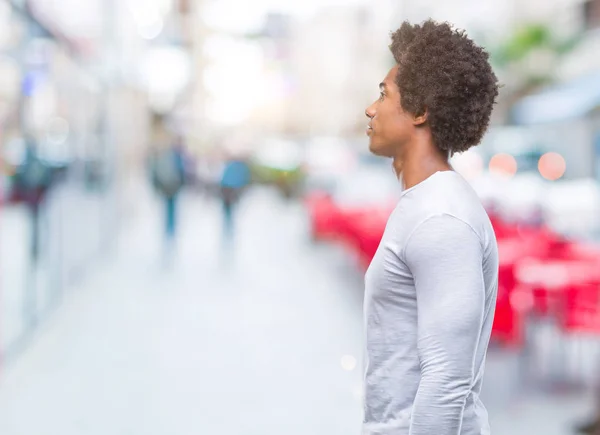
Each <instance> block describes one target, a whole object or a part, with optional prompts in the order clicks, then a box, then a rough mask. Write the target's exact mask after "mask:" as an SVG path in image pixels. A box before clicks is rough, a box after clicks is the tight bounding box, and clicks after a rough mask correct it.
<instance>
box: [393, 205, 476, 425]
mask: <svg viewBox="0 0 600 435" xmlns="http://www.w3.org/2000/svg"><path fill="white" fill-rule="evenodd" d="M404 258H405V262H406V264H407V266H408V267H409V269H410V271H411V273H412V275H413V279H414V284H415V288H416V295H417V315H418V325H417V349H418V352H419V361H420V366H421V381H420V384H419V388H418V391H417V395H416V398H415V402H414V405H413V411H412V417H411V427H410V432H409V434H410V435H433V434H435V435H459V434H460V431H461V425H462V419H463V412H464V408H465V402H466V398H467V396H468V395H469V393H470V392H471V388H472V384H473V379H474V365H475V357H476V353H477V347H478V343H479V338H480V334H481V328H482V322H483V317H484V311H485V309H484V306H485V285H484V279H483V247H482V245H481V241H480V238H479V237H478V236H477V234H476V233H475V232H474V230H473V229H472V228H471V227H470V226H469V225H468V224H466V223H465V222H463V221H462V220H460V219H458V218H456V217H453V216H451V215H446V214H443V215H436V216H434V217H431V218H429V219H427V220H426V221H424V222H422V223H421V224H420V225H419V226H418V227H417V229H416V230H415V231H414V232H413V233H412V235H411V236H410V238H409V240H408V241H407V244H406V245H405V250H404Z"/></svg>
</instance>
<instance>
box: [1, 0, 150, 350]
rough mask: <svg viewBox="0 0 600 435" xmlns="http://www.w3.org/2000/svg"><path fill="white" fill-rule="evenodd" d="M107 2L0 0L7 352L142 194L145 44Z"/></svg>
mask: <svg viewBox="0 0 600 435" xmlns="http://www.w3.org/2000/svg"><path fill="white" fill-rule="evenodd" d="M108 3H111V2H106V3H103V2H85V4H83V3H82V2H53V3H49V2H43V1H31V2H17V1H14V2H9V1H2V2H0V21H2V25H1V27H2V28H3V29H5V31H4V32H3V34H2V35H0V72H1V74H0V76H1V77H2V79H1V80H0V119H1V121H2V127H1V130H0V140H1V141H2V157H3V163H4V164H3V168H4V172H3V177H2V180H3V202H2V213H1V214H0V232H1V234H0V240H1V243H0V246H1V250H0V253H1V255H0V267H1V269H2V279H1V284H0V286H1V294H2V303H1V304H0V337H1V339H0V352H2V354H4V355H5V356H6V357H8V358H10V357H11V356H13V355H14V354H15V353H16V352H18V350H19V349H20V348H22V346H23V345H24V344H25V343H26V342H27V340H26V338H27V337H28V336H29V335H30V334H31V333H32V332H34V331H35V330H36V328H37V327H38V325H40V324H41V323H43V322H44V321H45V320H46V318H47V316H48V315H49V314H50V313H51V312H52V311H53V309H54V308H56V307H57V306H59V305H60V303H61V301H62V300H63V299H64V297H66V296H67V294H68V289H69V287H71V286H72V285H73V284H74V283H76V282H78V280H79V279H81V278H82V277H83V276H84V275H85V272H86V271H87V270H89V269H90V268H91V266H92V265H93V264H94V263H95V262H97V261H98V260H99V258H101V257H100V254H101V253H103V252H106V249H110V247H111V244H112V242H113V241H114V240H115V239H116V235H117V232H118V224H119V221H120V218H121V215H122V211H123V210H124V208H123V206H122V205H123V204H124V203H127V202H128V199H129V200H130V199H131V198H127V197H126V195H127V189H126V188H125V186H126V183H127V180H128V178H129V174H130V173H131V169H132V168H134V167H136V162H137V161H139V160H140V159H139V158H136V156H137V155H138V154H142V153H141V148H142V147H143V145H144V143H145V142H146V137H145V134H146V130H145V129H144V126H145V123H146V122H147V118H148V103H147V98H146V97H145V94H144V92H143V90H141V89H139V87H137V86H134V85H132V83H137V80H136V77H135V74H133V73H131V69H130V68H128V66H130V65H131V64H129V63H126V64H124V65H120V64H119V60H120V58H122V57H125V55H124V53H123V52H124V51H126V50H129V53H130V55H131V57H132V58H133V59H131V58H130V59H129V62H133V60H135V58H136V56H135V54H136V53H135V50H134V51H131V50H132V47H131V46H130V45H128V44H127V38H124V39H123V40H116V38H118V32H117V33H115V29H114V28H111V27H109V26H107V23H113V24H114V23H118V22H119V20H115V17H118V16H119V15H120V14H121V13H122V12H121V11H120V10H119V9H118V8H115V9H110V8H109V7H108V6H109V5H108ZM115 4H116V3H115ZM113 6H114V5H113ZM111 26H112V24H111ZM120 44H122V45H120ZM117 45H118V46H119V49H115V47H116V46H117ZM117 65H119V67H117ZM134 65H135V64H134ZM31 162H34V163H35V164H33V163H31ZM137 166H140V165H139V163H138V164H137ZM33 167H35V168H38V170H42V172H43V173H44V174H48V176H47V177H42V178H39V177H38V179H37V181H36V182H37V183H38V184H39V186H38V185H36V186H37V187H35V189H36V192H37V193H36V194H35V196H31V195H30V193H28V192H30V191H31V188H32V187H31V183H29V184H27V183H24V182H23V181H22V180H31V179H34V180H35V177H33V178H32V175H31V174H33V169H30V168H33ZM40 168H41V169H40Z"/></svg>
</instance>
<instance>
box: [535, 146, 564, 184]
mask: <svg viewBox="0 0 600 435" xmlns="http://www.w3.org/2000/svg"><path fill="white" fill-rule="evenodd" d="M538 170H539V171H540V174H541V175H542V177H544V178H545V179H547V180H551V181H555V180H558V179H559V178H561V177H562V176H563V175H564V174H565V171H566V170H567V163H566V162H565V159H564V157H563V156H561V155H560V154H558V153H554V152H549V153H546V154H544V155H543V156H542V157H540V160H539V161H538Z"/></svg>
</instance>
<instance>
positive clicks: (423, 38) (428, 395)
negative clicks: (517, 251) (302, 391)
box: [362, 20, 498, 435]
mask: <svg viewBox="0 0 600 435" xmlns="http://www.w3.org/2000/svg"><path fill="white" fill-rule="evenodd" d="M390 49H391V51H392V54H393V55H394V58H395V60H396V65H395V66H394V67H393V68H392V69H391V70H390V71H389V72H388V74H387V76H386V77H385V79H384V80H383V82H382V83H381V84H380V85H379V87H380V96H379V98H378V99H377V101H375V102H374V103H373V104H372V105H371V106H370V107H369V108H367V110H366V115H367V117H368V118H369V125H368V129H367V134H368V136H369V148H370V151H371V152H372V153H374V154H375V155H378V156H382V157H388V158H391V159H393V167H394V169H395V173H396V175H397V176H398V178H399V180H400V182H401V183H402V184H403V186H404V190H403V192H402V193H401V195H400V200H399V203H398V204H397V206H396V208H395V210H394V211H393V212H392V214H391V216H390V218H389V221H388V223H387V227H386V230H385V234H384V235H383V238H382V240H381V242H380V245H379V248H378V250H377V252H376V254H375V256H374V258H373V260H372V262H371V264H370V266H369V268H368V271H367V273H366V277H365V283H366V288H365V310H364V313H365V327H366V363H367V364H366V368H365V382H364V385H365V392H364V422H363V431H362V434H363V435H375V434H390V435H391V434H394V435H408V434H410V435H475V434H478V435H479V434H489V433H490V428H489V423H488V416H487V411H486V408H485V406H484V405H483V403H482V401H481V398H480V392H481V386H482V380H483V372H484V364H485V356H486V352H487V348H488V343H489V340H490V335H491V329H492V322H493V318H494V309H495V303H496V294H497V288H498V249H497V244H496V238H495V235H494V230H493V228H492V225H491V223H490V219H489V218H488V216H487V214H486V212H485V209H484V208H483V206H482V204H481V202H480V200H479V198H478V196H477V194H476V192H475V191H474V190H473V188H472V187H471V185H470V184H469V183H468V182H467V181H466V180H465V179H464V178H463V177H462V176H460V175H459V174H458V173H456V172H455V171H454V170H453V169H452V167H451V165H450V163H449V158H450V157H451V156H452V155H453V154H454V153H457V152H463V151H466V150H467V149H469V148H470V147H472V146H474V145H476V144H478V143H479V142H480V140H481V138H482V136H483V134H484V133H485V131H486V129H487V127H488V123H489V120H490V116H491V112H492V108H493V106H494V103H495V100H496V97H497V95H498V83H497V79H496V76H495V74H494V72H493V71H492V68H491V66H490V64H489V63H488V54H487V53H486V52H485V51H484V50H483V49H482V48H480V47H479V46H477V45H476V44H475V43H474V42H473V41H471V40H470V39H469V38H468V37H467V36H466V34H465V33H464V32H462V31H458V30H455V29H454V28H453V27H452V26H451V25H449V24H448V23H436V22H434V21H431V20H428V21H426V22H424V23H423V24H421V25H411V24H409V23H406V22H405V23H403V24H402V26H401V27H400V28H399V29H398V30H397V31H396V32H394V33H393V35H392V44H391V46H390Z"/></svg>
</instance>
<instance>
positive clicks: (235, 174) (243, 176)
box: [220, 157, 250, 238]
mask: <svg viewBox="0 0 600 435" xmlns="http://www.w3.org/2000/svg"><path fill="white" fill-rule="evenodd" d="M249 184H250V168H249V166H248V164H247V163H246V161H245V160H244V159H242V158H240V157H232V158H230V159H228V160H227V161H226V162H225V165H224V167H223V172H222V174H221V182H220V188H221V189H220V190H221V192H220V194H221V204H222V210H223V229H224V235H225V236H226V237H227V238H230V237H231V236H233V232H234V225H235V222H234V219H235V210H236V207H237V204H238V202H239V200H240V198H241V196H242V193H243V192H244V190H245V189H246V188H247V187H248V185H249Z"/></svg>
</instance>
